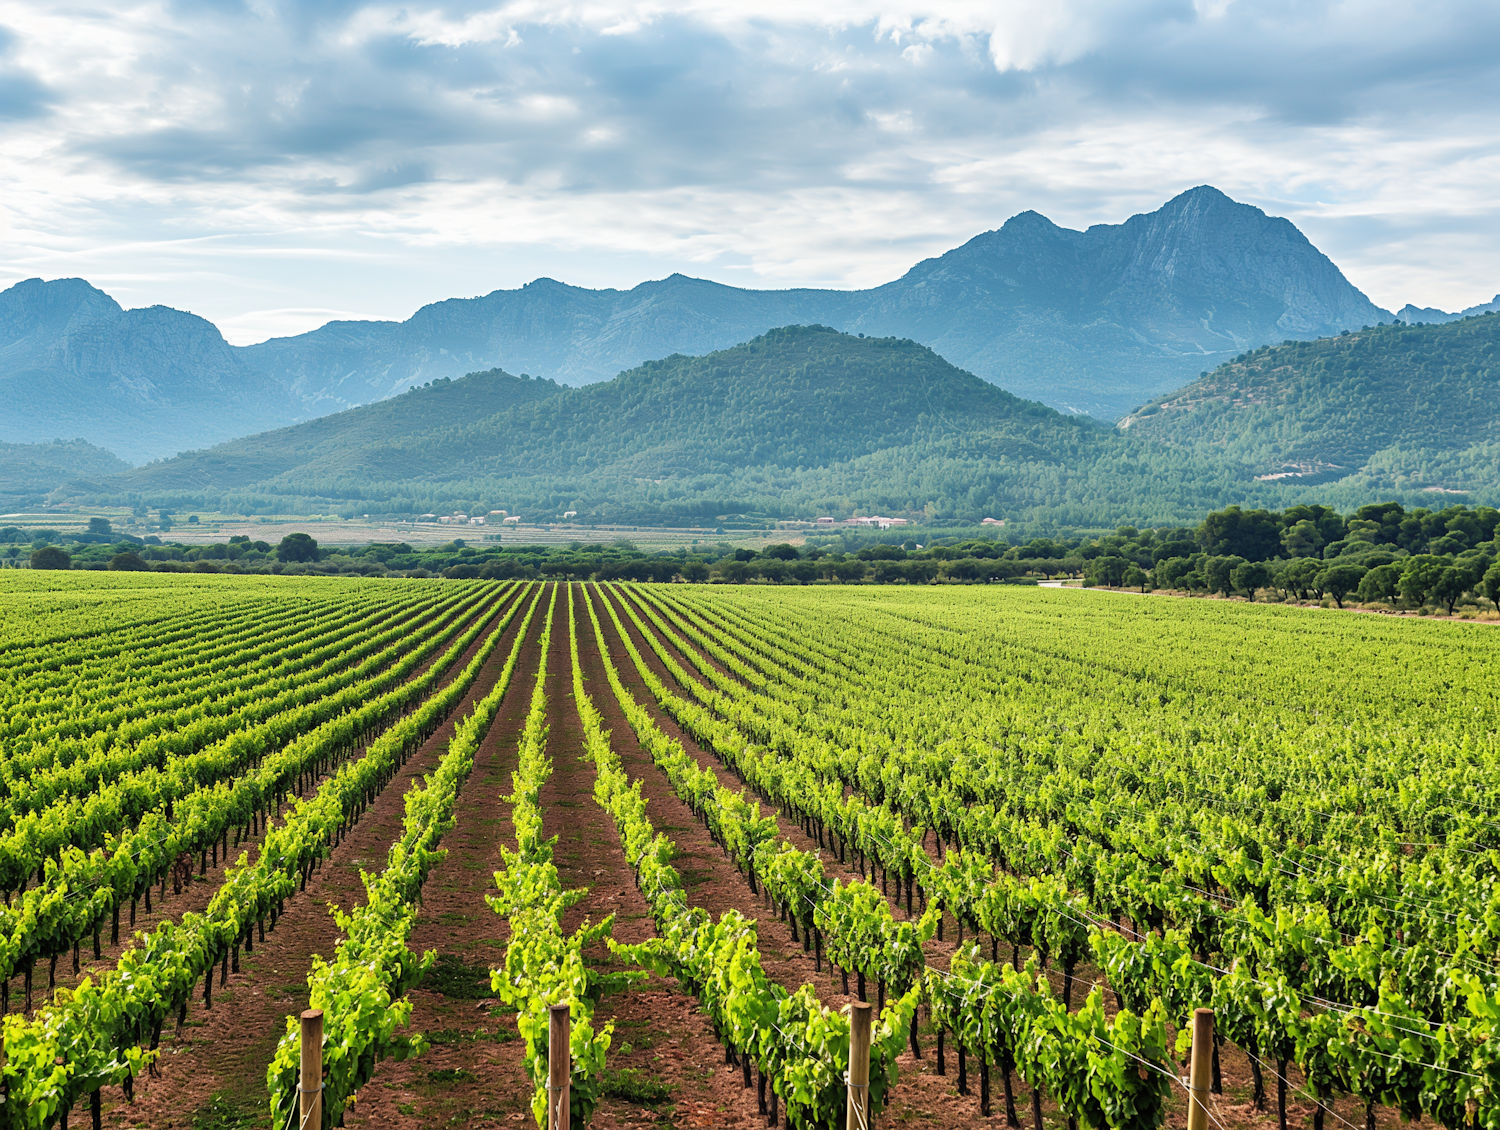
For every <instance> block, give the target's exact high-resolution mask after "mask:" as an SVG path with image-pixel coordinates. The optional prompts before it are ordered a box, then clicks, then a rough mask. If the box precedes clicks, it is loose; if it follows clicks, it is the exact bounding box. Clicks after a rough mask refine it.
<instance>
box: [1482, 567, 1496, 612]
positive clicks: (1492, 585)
mask: <svg viewBox="0 0 1500 1130" xmlns="http://www.w3.org/2000/svg"><path fill="white" fill-rule="evenodd" d="M1483 584H1484V595H1485V596H1487V597H1489V598H1490V603H1491V604H1493V605H1494V606H1495V607H1496V608H1500V565H1491V566H1490V568H1489V572H1487V573H1485V575H1484V582H1483Z"/></svg>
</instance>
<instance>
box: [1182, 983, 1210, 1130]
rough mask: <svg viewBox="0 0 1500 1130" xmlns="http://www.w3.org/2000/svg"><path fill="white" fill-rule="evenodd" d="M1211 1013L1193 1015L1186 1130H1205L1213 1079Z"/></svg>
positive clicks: (1201, 1009) (1204, 1009)
mask: <svg viewBox="0 0 1500 1130" xmlns="http://www.w3.org/2000/svg"><path fill="white" fill-rule="evenodd" d="M1213 1062H1214V1010H1213V1009H1211V1008H1200V1009H1195V1010H1194V1012H1193V1058H1192V1067H1191V1071H1190V1074H1189V1075H1188V1124H1187V1130H1208V1086H1209V1081H1210V1079H1211V1078H1212V1076H1213Z"/></svg>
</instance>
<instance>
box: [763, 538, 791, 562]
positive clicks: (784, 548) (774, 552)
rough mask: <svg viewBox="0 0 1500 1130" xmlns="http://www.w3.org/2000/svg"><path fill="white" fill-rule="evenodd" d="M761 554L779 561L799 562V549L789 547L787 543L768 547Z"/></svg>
mask: <svg viewBox="0 0 1500 1130" xmlns="http://www.w3.org/2000/svg"><path fill="white" fill-rule="evenodd" d="M760 552H761V556H762V557H774V558H776V559H777V560H779V561H795V560H797V547H796V546H795V545H788V544H787V543H786V542H779V543H777V544H776V545H768V546H766V548H765V549H763V550H761V551H760Z"/></svg>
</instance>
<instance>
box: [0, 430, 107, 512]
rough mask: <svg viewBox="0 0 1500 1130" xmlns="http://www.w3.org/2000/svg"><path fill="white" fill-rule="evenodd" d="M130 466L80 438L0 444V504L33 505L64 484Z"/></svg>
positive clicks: (9, 505)
mask: <svg viewBox="0 0 1500 1130" xmlns="http://www.w3.org/2000/svg"><path fill="white" fill-rule="evenodd" d="M129 469H130V464H129V463H126V462H125V461H124V460H122V459H117V458H115V456H113V455H111V454H110V453H109V452H107V451H104V450H103V449H101V448H98V447H95V446H94V445H93V444H90V443H85V442H84V441H83V440H70V441H64V440H54V441H53V442H52V443H0V506H3V507H4V508H5V509H14V508H16V507H21V506H27V505H33V504H35V503H36V502H38V501H40V500H41V499H42V498H43V497H44V496H45V495H47V494H49V493H50V492H51V491H53V490H54V489H56V488H58V487H62V486H64V485H65V484H68V483H72V482H77V481H78V480H80V479H88V480H95V481H96V482H97V480H99V479H102V478H106V477H108V476H110V475H117V474H119V473H120V472H122V471H127V470H129ZM93 489H96V490H97V489H98V487H97V485H95V486H93Z"/></svg>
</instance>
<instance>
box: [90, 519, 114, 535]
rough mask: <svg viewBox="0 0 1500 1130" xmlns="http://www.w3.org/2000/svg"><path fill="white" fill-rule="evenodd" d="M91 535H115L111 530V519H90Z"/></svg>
mask: <svg viewBox="0 0 1500 1130" xmlns="http://www.w3.org/2000/svg"><path fill="white" fill-rule="evenodd" d="M89 533H91V534H112V533H114V530H112V529H111V528H110V525H109V519H108V518H90V519H89Z"/></svg>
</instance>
